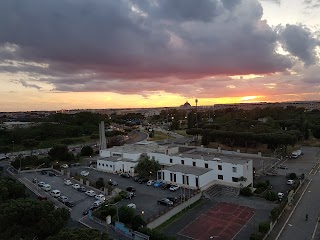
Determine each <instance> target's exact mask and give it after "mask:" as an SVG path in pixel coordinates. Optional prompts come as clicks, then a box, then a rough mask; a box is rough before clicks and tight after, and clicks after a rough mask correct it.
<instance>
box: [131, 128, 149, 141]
mask: <svg viewBox="0 0 320 240" xmlns="http://www.w3.org/2000/svg"><path fill="white" fill-rule="evenodd" d="M147 137H148V134H146V133H144V132H141V131H136V130H135V131H133V132H132V133H131V136H130V138H129V140H127V141H125V144H132V143H136V142H141V141H143V140H145V139H146V138H147Z"/></svg>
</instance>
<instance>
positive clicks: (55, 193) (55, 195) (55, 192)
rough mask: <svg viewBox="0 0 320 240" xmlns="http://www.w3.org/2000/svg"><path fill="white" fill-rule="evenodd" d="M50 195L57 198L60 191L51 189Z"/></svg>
mask: <svg viewBox="0 0 320 240" xmlns="http://www.w3.org/2000/svg"><path fill="white" fill-rule="evenodd" d="M50 195H51V196H52V197H54V198H57V197H60V195H61V192H60V191H59V190H57V189H55V190H52V191H51V192H50Z"/></svg>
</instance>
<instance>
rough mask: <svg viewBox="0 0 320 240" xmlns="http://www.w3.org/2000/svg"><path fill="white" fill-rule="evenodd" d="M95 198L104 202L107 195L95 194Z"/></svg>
mask: <svg viewBox="0 0 320 240" xmlns="http://www.w3.org/2000/svg"><path fill="white" fill-rule="evenodd" d="M95 199H97V200H99V201H102V202H104V201H105V200H106V197H105V196H104V195H103V194H98V195H96V196H95Z"/></svg>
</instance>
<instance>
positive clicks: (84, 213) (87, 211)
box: [82, 208, 90, 215]
mask: <svg viewBox="0 0 320 240" xmlns="http://www.w3.org/2000/svg"><path fill="white" fill-rule="evenodd" d="M89 211H90V209H89V208H86V209H85V210H83V211H82V215H88V214H89Z"/></svg>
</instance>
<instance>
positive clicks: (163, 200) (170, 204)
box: [158, 198, 173, 206]
mask: <svg viewBox="0 0 320 240" xmlns="http://www.w3.org/2000/svg"><path fill="white" fill-rule="evenodd" d="M158 204H162V205H166V206H172V205H173V202H172V201H170V200H169V199H168V198H162V199H160V200H158Z"/></svg>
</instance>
